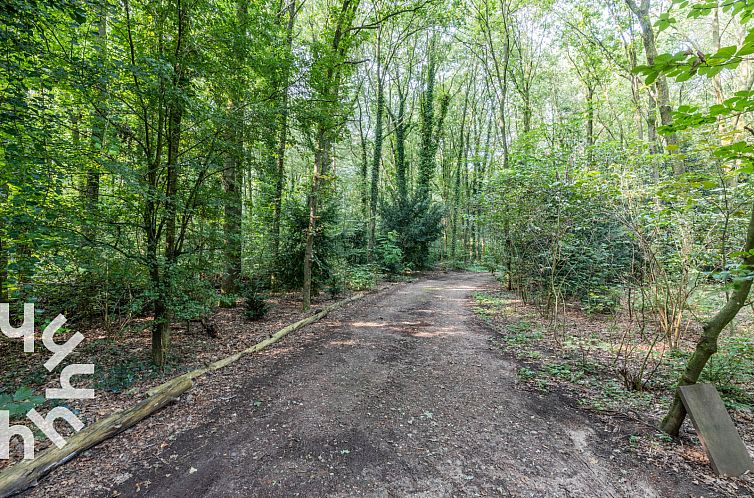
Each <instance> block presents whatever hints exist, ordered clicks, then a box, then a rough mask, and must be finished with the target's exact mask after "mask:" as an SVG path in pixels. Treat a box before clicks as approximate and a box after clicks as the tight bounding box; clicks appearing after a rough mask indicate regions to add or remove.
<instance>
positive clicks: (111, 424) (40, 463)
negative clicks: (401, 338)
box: [0, 294, 365, 498]
mask: <svg viewBox="0 0 754 498" xmlns="http://www.w3.org/2000/svg"><path fill="white" fill-rule="evenodd" d="M364 295H365V294H356V295H354V296H351V297H349V298H348V299H344V300H343V301H339V302H337V303H335V304H331V305H330V306H328V307H327V308H325V309H323V310H322V311H319V312H318V313H315V314H313V315H312V316H310V317H307V318H304V319H303V320H299V321H298V322H296V323H293V324H291V325H288V326H287V327H284V328H282V329H280V330H278V331H277V332H275V333H274V334H272V335H271V336H270V337H268V338H267V339H265V340H263V341H261V342H259V343H257V344H255V345H253V346H251V347H249V348H247V349H244V350H243V351H240V352H238V353H236V354H233V355H231V356H228V357H226V358H223V359H221V360H218V361H215V362H213V363H210V364H209V365H207V366H206V367H204V368H198V369H196V370H192V371H190V372H187V373H185V374H183V375H180V376H178V377H176V378H174V379H171V380H169V381H167V382H165V383H164V384H160V385H159V386H157V387H154V388H152V389H150V390H149V391H147V396H148V398H147V399H146V400H144V401H142V402H141V403H139V404H138V405H136V406H134V407H133V408H130V409H128V410H124V411H121V412H118V413H116V414H114V415H111V416H109V417H107V418H105V419H102V420H100V421H98V422H95V423H94V424H92V425H90V426H89V427H86V428H85V429H83V430H82V431H81V432H78V433H77V434H75V435H74V436H72V437H71V438H70V439H69V440H68V443H67V444H66V445H65V446H64V447H63V448H62V449H58V448H56V447H53V448H50V449H48V450H46V451H44V452H43V453H42V454H40V455H39V456H38V457H37V458H35V459H34V460H24V461H22V462H20V463H18V464H16V465H14V466H12V467H10V468H9V469H7V470H5V471H4V472H2V473H0V498H6V497H8V496H12V495H14V494H17V493H20V492H22V491H25V490H27V489H29V488H31V487H33V486H36V485H37V483H38V481H39V480H40V479H41V478H43V477H44V476H46V475H47V474H49V473H50V472H51V471H52V470H53V469H55V468H57V467H59V466H61V465H63V464H65V463H66V462H68V461H70V460H72V459H74V458H75V457H76V456H77V455H79V454H81V453H83V452H84V451H86V450H88V449H90V448H93V447H94V446H97V445H98V444H100V443H102V442H103V441H106V440H108V439H110V438H112V437H113V436H115V435H117V434H119V433H121V432H123V431H124V430H126V429H128V428H130V427H133V426H134V425H136V424H137V423H138V422H140V421H141V420H143V419H145V418H147V417H148V416H150V415H152V414H153V413H155V412H156V411H158V410H160V409H161V408H163V407H164V406H166V405H167V404H169V403H170V402H172V401H174V400H175V399H176V398H178V396H180V395H181V394H183V393H184V392H186V391H188V390H189V389H191V386H192V385H193V379H195V378H197V377H200V376H202V375H204V374H205V373H207V372H212V371H215V370H220V369H221V368H225V367H227V366H228V365H230V364H232V363H234V362H236V361H238V360H239V359H241V358H242V357H244V356H246V355H248V354H252V353H256V352H257V351H261V350H263V349H265V348H266V347H268V346H270V345H272V344H275V343H276V342H278V341H279V340H280V339H282V338H283V337H285V336H286V335H288V334H290V333H291V332H294V331H296V330H299V329H300V328H303V327H306V326H307V325H309V324H311V323H314V322H316V321H317V320H321V319H322V318H324V317H326V316H327V315H328V314H329V313H330V312H332V311H333V310H336V309H338V308H340V307H342V306H345V305H346V304H348V303H350V302H352V301H356V300H357V299H361V298H362V297H364Z"/></svg>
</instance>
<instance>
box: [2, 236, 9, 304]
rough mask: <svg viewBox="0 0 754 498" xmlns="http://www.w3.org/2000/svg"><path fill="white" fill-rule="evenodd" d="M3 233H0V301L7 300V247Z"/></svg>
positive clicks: (4, 301) (5, 301)
mask: <svg viewBox="0 0 754 498" xmlns="http://www.w3.org/2000/svg"><path fill="white" fill-rule="evenodd" d="M3 242H4V241H3V234H2V233H0V303H7V302H9V300H8V297H9V296H8V248H7V247H5V244H4V243H3Z"/></svg>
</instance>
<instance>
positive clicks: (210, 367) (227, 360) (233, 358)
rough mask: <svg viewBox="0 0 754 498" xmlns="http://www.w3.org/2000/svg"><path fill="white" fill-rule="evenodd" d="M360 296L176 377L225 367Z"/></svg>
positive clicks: (187, 377)
mask: <svg viewBox="0 0 754 498" xmlns="http://www.w3.org/2000/svg"><path fill="white" fill-rule="evenodd" d="M362 297H364V294H356V295H354V296H351V297H349V298H348V299H344V300H343V301H339V302H337V303H335V304H331V305H330V306H328V307H327V308H325V309H323V310H322V311H320V312H318V313H315V314H313V315H312V316H310V317H307V318H304V319H303V320H299V321H298V322H296V323H293V324H291V325H288V326H287V327H285V328H282V329H280V330H278V331H277V332H275V333H274V334H272V335H271V336H270V337H268V338H267V339H265V340H263V341H261V342H258V343H257V344H254V345H253V346H251V347H249V348H247V349H244V350H243V351H239V352H238V353H235V354H233V355H230V356H228V357H226V358H223V359H222V360H217V361H215V362H213V363H210V364H209V365H207V366H206V367H203V368H197V369H196V370H192V371H190V372H186V373H185V374H183V375H181V376H180V377H177V379H180V378H186V379H189V380H193V379H195V378H197V377H200V376H202V375H204V374H205V373H207V372H212V371H215V370H220V369H221V368H225V367H227V366H228V365H230V364H232V363H235V362H237V361H238V360H240V359H241V358H243V357H244V356H246V355H248V354H252V353H256V352H258V351H261V350H263V349H265V348H266V347H268V346H270V345H272V344H275V343H276V342H278V341H279V340H280V339H282V338H283V337H285V336H286V335H288V334H290V333H291V332H295V331H296V330H298V329H300V328H303V327H306V326H307V325H309V324H312V323H314V322H316V321H317V320H321V319H322V318H324V317H326V316H327V315H328V314H329V313H330V312H332V311H334V310H336V309H338V308H340V307H342V306H345V305H346V304H348V303H350V302H352V301H356V300H357V299H361V298H362ZM160 387H161V386H157V387H155V388H152V389H151V390H149V391H147V394H149V395H150V396H151V395H152V394H153V393H154V392H156V391H157V390H158V389H160Z"/></svg>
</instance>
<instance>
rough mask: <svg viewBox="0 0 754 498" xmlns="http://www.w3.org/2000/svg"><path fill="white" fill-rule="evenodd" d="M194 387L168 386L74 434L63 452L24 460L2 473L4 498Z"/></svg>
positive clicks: (182, 381)
mask: <svg viewBox="0 0 754 498" xmlns="http://www.w3.org/2000/svg"><path fill="white" fill-rule="evenodd" d="M192 385H193V383H192V382H191V379H188V378H182V377H179V378H176V379H174V380H171V381H169V382H166V383H165V384H163V385H162V386H160V389H159V390H157V391H156V393H155V395H153V396H150V397H149V398H147V399H146V400H144V401H142V402H141V403H139V404H138V405H136V406H134V407H133V408H129V409H128V410H124V411H121V412H118V413H115V414H113V415H111V416H109V417H107V418H104V419H102V420H100V421H98V422H95V423H94V424H92V425H90V426H88V427H86V428H84V429H83V430H81V431H80V432H78V433H76V434H74V435H73V436H72V437H71V438H70V439H69V440H68V442H67V444H66V445H65V446H64V447H63V448H57V447H55V446H53V447H51V448H49V449H47V450H45V451H43V452H42V453H41V454H40V455H38V456H37V457H36V458H35V459H34V460H24V461H22V462H19V463H17V464H16V465H14V466H12V467H10V468H8V469H7V470H5V471H4V472H2V473H0V498H6V497H8V496H12V495H14V494H17V493H20V492H22V491H24V490H26V489H29V488H31V487H33V486H36V485H37V483H38V482H39V480H40V479H41V478H42V477H44V476H45V475H47V474H48V473H50V472H51V471H52V470H53V469H55V468H57V467H59V466H61V465H63V464H64V463H66V462H68V461H70V460H72V459H73V458H75V457H76V456H77V455H79V454H81V453H83V452H84V451H86V450H88V449H90V448H92V447H94V446H96V445H98V444H100V443H102V442H103V441H106V440H108V439H110V438H112V437H113V436H115V435H117V434H119V433H121V432H123V431H125V430H126V429H128V428H130V427H133V426H134V425H136V424H137V423H138V422H140V421H141V420H143V419H145V418H147V417H149V416H150V415H152V414H153V413H155V412H156V411H158V410H160V409H161V408H163V407H165V406H166V405H168V404H170V403H171V402H173V401H175V400H176V399H177V398H178V397H179V396H180V395H181V394H183V393H185V392H186V391H188V390H189V389H191V386H192Z"/></svg>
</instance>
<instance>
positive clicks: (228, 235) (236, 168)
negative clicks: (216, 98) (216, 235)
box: [222, 103, 243, 295]
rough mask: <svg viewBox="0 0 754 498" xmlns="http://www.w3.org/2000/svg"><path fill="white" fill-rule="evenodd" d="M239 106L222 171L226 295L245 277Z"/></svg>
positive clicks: (232, 111)
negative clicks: (238, 124) (243, 274)
mask: <svg viewBox="0 0 754 498" xmlns="http://www.w3.org/2000/svg"><path fill="white" fill-rule="evenodd" d="M236 112H237V109H236V105H235V104H233V103H231V105H230V109H229V112H228V115H229V118H230V119H229V125H228V132H227V133H228V136H227V143H228V144H229V145H230V147H229V150H228V151H227V152H226V154H225V164H224V168H223V189H224V191H225V203H224V206H223V207H224V220H223V231H224V234H223V235H224V236H223V239H224V242H225V245H224V253H225V254H224V256H225V275H224V278H223V282H222V291H223V294H226V295H233V294H236V293H237V292H238V285H239V282H240V281H241V275H242V271H243V268H242V265H243V262H242V250H243V247H242V244H243V243H242V240H241V231H242V230H241V229H242V224H243V200H242V195H241V171H242V167H241V158H242V157H243V134H242V133H241V132H239V130H238V127H237V124H236V122H235V120H236V119H238V118H237V116H236Z"/></svg>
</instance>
